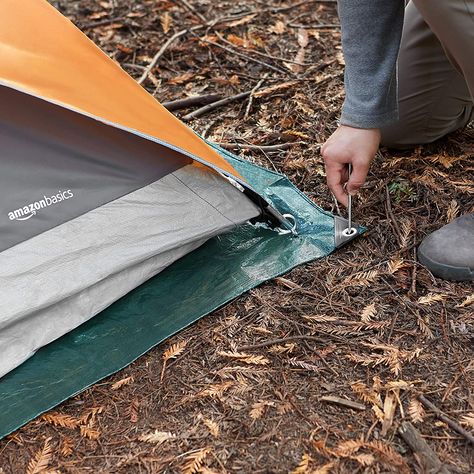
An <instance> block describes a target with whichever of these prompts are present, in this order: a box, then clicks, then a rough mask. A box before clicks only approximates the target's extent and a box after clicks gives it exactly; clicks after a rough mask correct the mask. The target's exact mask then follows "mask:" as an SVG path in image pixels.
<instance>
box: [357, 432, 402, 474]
mask: <svg viewBox="0 0 474 474" xmlns="http://www.w3.org/2000/svg"><path fill="white" fill-rule="evenodd" d="M365 446H366V447H367V448H369V449H371V450H372V451H375V452H376V453H378V454H379V455H380V456H381V457H382V458H383V461H384V462H385V463H387V464H392V465H393V466H396V468H397V471H396V472H397V473H400V474H410V473H411V469H410V468H409V467H408V465H407V463H406V462H405V460H404V459H403V458H402V456H401V455H400V454H399V453H397V451H395V449H393V448H392V447H391V446H390V445H388V444H387V443H384V442H383V441H380V440H373V441H369V442H368V443H366V444H365Z"/></svg>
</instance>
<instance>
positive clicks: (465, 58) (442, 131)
mask: <svg viewBox="0 0 474 474" xmlns="http://www.w3.org/2000/svg"><path fill="white" fill-rule="evenodd" d="M415 5H416V6H415ZM398 77H399V110H400V119H399V121H398V122H397V123H395V124H394V125H391V126H389V127H386V128H384V129H382V144H384V145H386V146H392V147H407V146H410V145H417V144H424V143H430V142H433V141H435V140H437V139H438V138H441V137H443V136H444V135H446V134H447V133H450V132H452V131H454V130H457V129H459V128H462V127H464V126H465V125H466V124H467V123H468V122H469V120H470V119H471V118H472V115H473V99H472V97H473V96H474V0H413V1H411V2H410V3H409V4H408V6H407V8H406V11H405V23H404V26H403V36H402V43H401V48H400V55H399V60H398ZM470 91H471V92H470Z"/></svg>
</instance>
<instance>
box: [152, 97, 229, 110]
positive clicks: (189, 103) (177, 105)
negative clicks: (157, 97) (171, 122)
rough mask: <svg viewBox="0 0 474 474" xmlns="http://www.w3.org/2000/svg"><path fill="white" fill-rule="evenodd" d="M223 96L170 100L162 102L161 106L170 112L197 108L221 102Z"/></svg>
mask: <svg viewBox="0 0 474 474" xmlns="http://www.w3.org/2000/svg"><path fill="white" fill-rule="evenodd" d="M221 99H222V96H221V95H218V94H207V95H197V96H194V97H186V99H177V100H170V101H168V102H162V103H161V105H162V106H163V107H166V108H167V109H168V110H169V111H170V112H171V111H174V110H181V109H187V108H188V107H195V106H196V105H207V104H212V103H213V102H217V101H218V100H221Z"/></svg>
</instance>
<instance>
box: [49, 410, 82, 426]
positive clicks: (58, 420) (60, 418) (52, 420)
mask: <svg viewBox="0 0 474 474" xmlns="http://www.w3.org/2000/svg"><path fill="white" fill-rule="evenodd" d="M40 420H42V421H46V423H49V424H51V425H54V426H60V427H62V428H76V427H77V426H79V424H80V423H81V420H79V419H77V418H74V417H72V416H69V415H62V414H60V413H54V412H50V413H45V414H44V415H42V416H41V418H40Z"/></svg>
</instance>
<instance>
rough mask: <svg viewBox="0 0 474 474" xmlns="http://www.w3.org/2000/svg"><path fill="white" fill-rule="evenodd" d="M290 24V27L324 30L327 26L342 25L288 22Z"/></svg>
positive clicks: (329, 27)
mask: <svg viewBox="0 0 474 474" xmlns="http://www.w3.org/2000/svg"><path fill="white" fill-rule="evenodd" d="M288 26H289V27H290V28H303V29H308V30H324V29H326V28H328V29H334V28H340V27H341V25H299V24H297V23H288Z"/></svg>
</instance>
